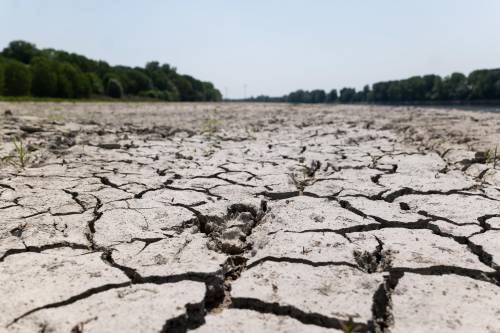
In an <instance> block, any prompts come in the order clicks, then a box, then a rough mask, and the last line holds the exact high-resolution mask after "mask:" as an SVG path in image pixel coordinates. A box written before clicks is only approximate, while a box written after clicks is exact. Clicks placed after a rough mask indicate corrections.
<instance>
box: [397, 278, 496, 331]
mask: <svg viewBox="0 0 500 333" xmlns="http://www.w3.org/2000/svg"><path fill="white" fill-rule="evenodd" d="M392 303H393V310H392V312H393V315H394V327H393V328H392V332H415V333H417V332H450V333H457V332H464V333H470V332H490V333H497V332H500V288H499V287H498V286H496V285H493V284H490V283H487V282H482V281H476V280H473V279H471V278H468V277H463V276H454V275H446V276H421V275H416V274H409V273H407V274H405V275H404V277H403V278H402V279H401V280H400V281H399V284H398V285H397V287H396V290H395V291H394V293H393V296H392Z"/></svg>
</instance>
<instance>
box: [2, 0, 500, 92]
mask: <svg viewBox="0 0 500 333" xmlns="http://www.w3.org/2000/svg"><path fill="white" fill-rule="evenodd" d="M14 39H24V40H27V41H31V42H33V43H35V44H37V46H38V47H41V48H45V47H54V48H58V49H64V50H67V51H72V52H77V53H81V54H84V55H86V56H89V57H91V58H96V59H103V60H106V61H108V62H109V63H111V64H123V65H130V66H138V65H141V66H143V65H144V64H145V63H146V62H147V61H149V60H158V61H160V62H166V63H169V64H171V65H174V66H176V67H177V68H178V71H179V72H181V73H186V74H190V75H193V76H195V77H197V78H200V79H203V80H210V81H212V82H214V83H215V85H216V86H217V87H218V88H219V89H220V90H221V91H222V92H223V93H224V92H225V91H226V89H227V92H228V95H229V96H230V97H242V96H243V91H244V90H243V86H244V85H245V84H246V85H247V86H248V88H247V90H248V95H257V94H268V95H282V94H285V93H288V92H290V91H291V90H295V89H298V88H304V89H314V88H322V89H325V90H329V89H331V88H341V87H343V86H353V87H357V88H361V87H362V86H363V85H364V84H365V83H373V82H376V81H380V80H387V79H397V78H404V77H408V76H411V75H416V74H418V75H420V74H428V73H438V74H441V75H445V74H449V73H451V72H453V71H461V72H465V73H468V72H469V71H471V70H473V69H477V68H495V67H500V1H499V0H364V1H362V0H308V1H306V0H279V1H278V0H247V1H244V0H177V1H174V0H140V1H139V0H113V1H111V0H44V1H42V0H0V47H2V48H3V47H4V46H5V45H6V44H7V43H8V42H9V41H11V40H14Z"/></svg>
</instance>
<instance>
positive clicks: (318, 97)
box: [311, 89, 326, 103]
mask: <svg viewBox="0 0 500 333" xmlns="http://www.w3.org/2000/svg"><path fill="white" fill-rule="evenodd" d="M325 102H326V93H325V91H324V90H320V89H316V90H313V91H311V103H325Z"/></svg>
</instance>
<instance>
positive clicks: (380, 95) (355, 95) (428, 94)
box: [250, 69, 500, 103]
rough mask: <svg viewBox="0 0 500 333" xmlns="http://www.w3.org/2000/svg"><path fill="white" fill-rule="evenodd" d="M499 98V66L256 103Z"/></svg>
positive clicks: (301, 92) (266, 98)
mask: <svg viewBox="0 0 500 333" xmlns="http://www.w3.org/2000/svg"><path fill="white" fill-rule="evenodd" d="M492 100H495V101H500V69H489V70H488V69H483V70H476V71H473V72H472V73H470V74H469V76H465V75H464V74H462V73H453V74H451V75H449V76H446V77H444V78H442V77H440V76H438V75H425V76H414V77H411V78H409V79H404V80H395V81H385V82H377V83H375V84H373V85H372V86H371V87H370V86H369V85H367V86H365V87H364V88H363V89H362V90H359V91H357V90H356V89H354V88H343V89H341V90H340V91H339V92H337V90H335V89H334V90H332V91H330V92H328V93H327V92H325V91H324V90H312V91H305V90H297V91H294V92H292V93H290V94H288V95H286V96H283V97H269V96H258V97H254V98H251V99H250V101H254V102H289V103H336V102H340V103H419V102H422V103H450V102H474V101H477V102H478V101H492Z"/></svg>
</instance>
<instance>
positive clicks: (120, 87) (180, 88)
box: [0, 41, 222, 101]
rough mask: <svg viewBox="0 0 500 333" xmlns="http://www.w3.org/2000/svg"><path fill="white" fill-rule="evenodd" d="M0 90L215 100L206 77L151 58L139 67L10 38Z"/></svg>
mask: <svg viewBox="0 0 500 333" xmlns="http://www.w3.org/2000/svg"><path fill="white" fill-rule="evenodd" d="M0 96H34V97H54V98H71V99H80V98H91V97H98V98H99V97H104V96H107V97H112V98H131V97H132V98H144V99H158V100H163V101H220V100H221V99H222V95H221V93H220V91H219V90H217V89H216V88H215V87H214V85H213V84H212V83H210V82H205V81H200V80H197V79H195V78H194V77H192V76H189V75H182V74H179V73H177V69H176V68H175V67H171V66H170V65H168V64H160V63H159V62H157V61H151V62H148V63H147V64H146V66H145V67H143V68H142V67H133V68H132V67H127V66H111V65H109V64H108V63H107V62H105V61H101V60H93V59H89V58H87V57H85V56H83V55H79V54H76V53H69V52H66V51H61V50H55V49H51V48H49V49H38V48H37V47H36V46H35V45H34V44H32V43H28V42H25V41H13V42H11V43H9V45H8V46H7V47H6V48H4V49H3V51H2V52H1V53H0Z"/></svg>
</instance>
